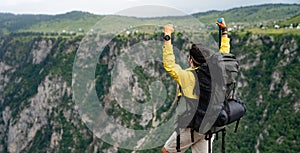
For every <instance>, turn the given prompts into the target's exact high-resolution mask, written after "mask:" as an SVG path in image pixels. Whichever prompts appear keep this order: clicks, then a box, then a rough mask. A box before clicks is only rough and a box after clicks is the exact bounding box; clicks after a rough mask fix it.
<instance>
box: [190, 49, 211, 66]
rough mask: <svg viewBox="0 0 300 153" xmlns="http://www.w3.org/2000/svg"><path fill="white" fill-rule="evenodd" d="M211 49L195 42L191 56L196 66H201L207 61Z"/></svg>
mask: <svg viewBox="0 0 300 153" xmlns="http://www.w3.org/2000/svg"><path fill="white" fill-rule="evenodd" d="M208 55H209V50H208V49H207V48H205V47H203V45H201V44H197V45H196V44H193V45H192V47H191V49H190V58H191V59H192V60H193V62H194V65H195V66H201V65H202V64H203V63H205V62H206V60H205V58H206V57H208Z"/></svg>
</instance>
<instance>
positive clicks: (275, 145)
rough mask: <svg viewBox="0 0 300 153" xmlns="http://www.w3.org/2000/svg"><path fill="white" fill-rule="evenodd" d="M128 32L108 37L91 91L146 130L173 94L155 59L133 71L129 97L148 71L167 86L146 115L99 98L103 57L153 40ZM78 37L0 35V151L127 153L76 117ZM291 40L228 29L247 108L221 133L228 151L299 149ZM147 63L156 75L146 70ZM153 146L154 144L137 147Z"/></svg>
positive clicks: (142, 86)
mask: <svg viewBox="0 0 300 153" xmlns="http://www.w3.org/2000/svg"><path fill="white" fill-rule="evenodd" d="M133 37H135V39H133V38H128V37H127V38H126V37H123V36H120V37H117V38H116V39H115V40H114V41H116V42H119V43H112V44H111V45H110V47H109V48H110V49H109V48H108V50H106V51H105V52H106V53H105V54H103V56H101V57H100V61H99V65H98V68H97V69H98V71H97V74H95V75H96V76H98V77H96V78H98V79H97V80H98V81H97V84H98V85H99V86H96V88H97V91H98V96H99V98H100V99H102V100H103V104H104V105H106V106H107V105H110V106H109V107H108V108H109V109H107V113H109V114H110V115H111V116H113V117H114V118H116V119H117V120H118V122H119V123H120V124H122V125H123V126H125V127H128V128H133V129H148V128H151V127H156V126H157V125H159V124H161V123H162V121H163V120H162V119H163V118H165V117H166V116H165V115H166V114H165V112H167V111H168V109H170V107H171V104H172V100H173V98H174V94H175V82H173V81H172V79H171V78H170V76H168V75H167V74H166V72H165V71H164V70H163V68H162V65H161V63H156V64H154V63H152V64H151V63H147V64H146V63H145V64H146V65H142V66H140V67H137V68H136V69H134V70H133V75H134V76H135V77H133V80H132V81H133V82H132V90H136V91H144V93H143V92H141V93H142V94H141V95H142V97H143V98H142V97H139V96H138V95H140V94H137V96H138V97H136V98H137V99H136V100H137V101H139V102H141V103H143V101H144V100H146V99H147V97H149V96H151V95H150V94H149V93H150V91H149V89H147V86H149V85H150V84H149V83H151V80H152V79H153V77H154V76H156V79H157V77H159V76H160V77H162V78H166V79H167V80H164V83H165V84H166V85H168V86H169V87H168V88H167V89H168V95H169V96H168V98H167V99H166V104H165V105H163V106H162V107H161V108H160V109H159V110H157V112H155V113H153V114H152V116H150V118H148V119H147V120H145V118H144V117H143V116H140V115H134V114H132V113H129V112H126V110H124V109H122V107H120V106H119V104H118V103H110V102H114V101H111V100H112V99H110V98H109V97H110V96H108V95H106V94H107V91H108V89H109V87H110V85H111V84H110V79H109V78H110V77H111V76H110V75H108V74H110V71H111V70H110V69H107V68H109V67H111V66H112V65H111V64H113V63H114V62H115V61H114V60H107V59H115V58H114V57H115V56H116V55H118V54H119V53H120V51H122V52H124V51H125V52H126V50H127V49H128V45H129V46H132V45H133V44H135V43H138V42H140V41H142V40H144V39H145V38H148V39H150V40H151V39H153V38H155V39H157V37H159V35H156V36H147V37H146V36H143V35H135V36H133ZM178 38H180V36H179V35H178ZM80 41H81V38H80V37H76V38H59V37H58V38H41V37H36V36H30V35H28V36H26V37H25V36H19V37H16V36H14V37H9V36H7V37H3V38H1V41H0V42H1V43H0V44H1V46H0V48H1V49H0V55H1V56H0V57H1V59H0V63H1V69H0V70H1V71H0V77H1V81H2V83H1V86H0V89H1V90H0V91H1V95H0V105H1V107H0V109H1V115H0V121H1V122H0V130H1V132H0V133H1V134H0V138H1V140H2V141H1V144H0V151H1V152H69V151H72V152H83V151H87V152H93V151H99V152H107V151H109V150H110V151H109V152H131V151H129V150H124V149H120V148H116V147H115V146H111V145H109V144H106V143H104V142H103V141H102V140H100V139H98V138H97V137H95V136H94V135H93V133H91V132H90V131H89V129H88V128H87V126H86V125H85V124H84V123H83V122H82V121H81V119H80V116H79V113H78V110H77V109H78V108H77V107H76V106H75V103H74V101H73V100H72V97H73V95H72V92H71V73H72V65H73V61H74V57H75V53H76V49H77V48H78V45H79V43H80ZM299 43H300V37H299V36H293V35H270V36H267V35H252V34H251V33H248V34H247V35H246V36H243V37H240V35H235V34H232V51H233V53H234V54H236V55H237V57H238V59H239V61H240V63H241V73H240V79H239V84H238V87H239V89H238V91H239V92H238V94H239V96H240V97H241V98H242V99H243V100H244V101H246V102H247V108H248V111H247V114H246V116H245V118H243V120H242V122H241V124H240V128H239V131H238V133H237V134H233V133H232V132H231V130H228V133H229V134H228V135H227V138H226V139H227V145H226V146H227V147H226V149H227V151H228V152H282V151H285V152H299V151H300V148H299V146H300V144H299V141H298V139H299V137H300V135H299V132H297V127H298V125H299V123H300V121H299V118H298V116H299V106H300V104H299V96H300V95H299V86H300V85H299V78H300V77H299V74H300V73H299V70H300V68H299V65H300V64H299V62H300V61H299V60H300V59H299V52H300V51H299V46H298V44H299ZM175 45H176V46H181V48H183V50H186V48H187V46H188V44H186V43H182V40H181V39H176V40H175ZM126 48H127V49H126ZM149 51H150V50H149ZM109 65H110V66H109ZM155 65H156V66H155ZM153 66H154V67H153ZM155 67H156V68H155ZM151 68H154V69H155V70H156V71H157V70H158V72H159V73H161V74H158V73H157V72H156V71H154V73H153V71H152V70H151ZM150 72H151V73H150ZM123 73H125V72H123ZM147 78H148V79H147ZM149 81H150V82H149ZM103 87H104V88H103ZM229 129H230V128H229ZM231 129H233V128H231ZM111 132H112V133H115V134H117V133H118V132H119V131H111ZM218 143H219V142H218V141H216V142H215V147H214V149H215V150H216V151H218V150H219V149H220V147H218V146H220V145H219V144H218ZM157 151H159V147H158V148H156V149H152V150H146V151H138V152H157Z"/></svg>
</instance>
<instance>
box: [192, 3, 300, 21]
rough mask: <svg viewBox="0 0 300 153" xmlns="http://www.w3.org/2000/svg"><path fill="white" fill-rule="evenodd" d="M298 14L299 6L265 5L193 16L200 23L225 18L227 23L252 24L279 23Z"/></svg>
mask: <svg viewBox="0 0 300 153" xmlns="http://www.w3.org/2000/svg"><path fill="white" fill-rule="evenodd" d="M299 13H300V5H299V4H293V5H289V4H266V5H257V6H247V7H240V8H234V9H230V10H225V11H211V12H207V13H198V14H195V15H194V16H196V17H197V18H199V20H200V21H203V22H204V23H211V22H212V21H214V20H216V18H218V17H224V18H226V21H227V23H229V24H230V23H232V22H234V23H240V24H248V25H250V24H253V23H260V22H262V23H267V22H273V21H280V20H285V19H287V18H290V17H292V16H294V15H296V14H299Z"/></svg>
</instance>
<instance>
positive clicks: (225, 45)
mask: <svg viewBox="0 0 300 153" xmlns="http://www.w3.org/2000/svg"><path fill="white" fill-rule="evenodd" d="M221 39H222V40H221V47H220V52H221V53H229V52H230V44H229V42H230V39H229V38H228V37H227V36H222V38H221Z"/></svg>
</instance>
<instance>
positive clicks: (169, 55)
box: [163, 45, 183, 86]
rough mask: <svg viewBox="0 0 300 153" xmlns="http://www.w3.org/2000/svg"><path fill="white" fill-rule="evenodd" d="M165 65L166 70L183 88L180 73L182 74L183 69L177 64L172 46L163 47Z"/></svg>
mask: <svg viewBox="0 0 300 153" xmlns="http://www.w3.org/2000/svg"><path fill="white" fill-rule="evenodd" d="M163 64H164V68H165V70H166V71H167V72H168V73H169V74H170V75H171V76H172V78H173V79H174V80H175V81H176V82H177V83H178V84H179V85H180V86H181V85H182V84H181V81H180V79H179V75H180V73H182V71H183V70H182V68H181V67H180V65H178V64H176V63H175V55H174V53H173V46H172V45H164V46H163Z"/></svg>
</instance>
